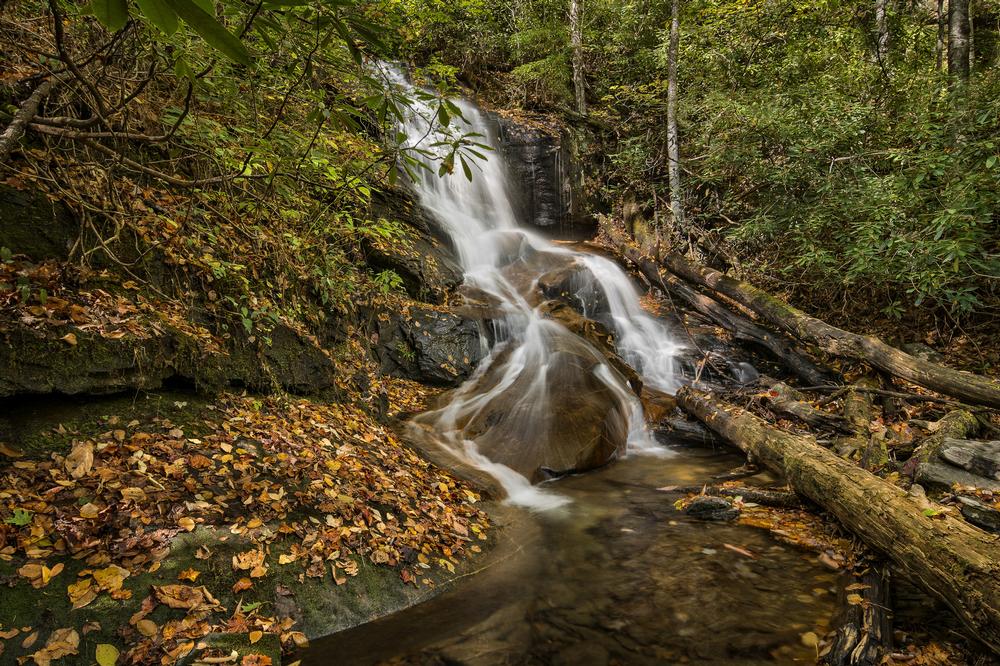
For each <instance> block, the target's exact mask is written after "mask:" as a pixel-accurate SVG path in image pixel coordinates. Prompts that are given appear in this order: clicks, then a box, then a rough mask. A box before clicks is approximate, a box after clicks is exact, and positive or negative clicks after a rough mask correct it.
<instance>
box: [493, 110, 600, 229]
mask: <svg viewBox="0 0 1000 666" xmlns="http://www.w3.org/2000/svg"><path fill="white" fill-rule="evenodd" d="M499 126H500V132H499V137H500V144H501V149H502V151H503V155H504V158H505V161H506V163H507V169H508V171H509V174H510V182H511V185H512V187H511V190H512V191H513V192H518V193H520V199H519V200H518V201H516V202H515V203H516V204H517V207H518V209H519V210H518V212H519V213H520V216H521V219H523V220H525V221H526V222H527V223H528V224H531V225H532V226H535V227H539V228H542V229H546V230H549V231H559V232H564V233H565V232H569V233H570V234H573V235H577V236H579V235H584V234H587V233H592V232H593V229H594V223H593V222H592V221H590V220H586V219H583V216H581V215H579V214H577V212H578V211H580V210H582V209H583V206H580V205H578V202H577V200H578V199H580V198H581V196H580V195H581V193H580V192H578V191H575V190H576V189H577V188H574V182H579V181H578V178H577V177H576V176H577V173H576V170H575V169H574V165H573V150H572V145H571V144H572V141H571V137H570V135H567V134H563V133H559V132H556V131H546V130H542V129H540V128H538V127H532V126H529V125H526V124H521V123H518V122H516V121H514V120H512V119H510V118H499Z"/></svg>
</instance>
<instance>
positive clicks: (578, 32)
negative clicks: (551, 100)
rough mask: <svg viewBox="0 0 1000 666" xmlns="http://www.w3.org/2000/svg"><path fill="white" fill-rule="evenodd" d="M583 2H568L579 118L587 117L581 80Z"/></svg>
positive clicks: (585, 93)
mask: <svg viewBox="0 0 1000 666" xmlns="http://www.w3.org/2000/svg"><path fill="white" fill-rule="evenodd" d="M582 2H583V0H570V1H569V39H570V46H571V48H572V50H573V92H574V94H575V95H576V110H577V113H579V114H580V115H581V116H585V115H587V91H586V86H585V85H584V80H583V10H582V7H581V3H582Z"/></svg>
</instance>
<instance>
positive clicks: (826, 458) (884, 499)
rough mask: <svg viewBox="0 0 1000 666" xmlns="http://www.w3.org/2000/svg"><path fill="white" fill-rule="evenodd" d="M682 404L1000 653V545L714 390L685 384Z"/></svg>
mask: <svg viewBox="0 0 1000 666" xmlns="http://www.w3.org/2000/svg"><path fill="white" fill-rule="evenodd" d="M677 403H678V405H680V406H681V407H682V408H683V409H684V410H686V411H687V412H689V413H690V414H692V415H694V416H696V417H697V418H699V419H701V420H702V421H703V422H704V423H705V424H706V425H707V426H708V427H709V428H711V429H712V430H715V431H716V432H717V433H719V434H720V435H722V436H723V437H725V438H726V439H728V440H729V441H731V442H733V443H734V444H735V445H736V446H738V447H739V448H740V449H742V450H743V451H745V452H746V453H747V454H748V455H749V456H751V457H752V458H753V460H754V461H755V462H758V463H760V464H762V465H764V466H765V467H767V468H769V469H771V470H773V471H775V472H777V473H779V474H782V475H783V476H784V478H785V480H786V481H787V482H788V483H789V484H790V485H791V486H792V488H793V489H794V490H795V491H796V492H797V493H799V494H800V495H802V496H804V497H806V498H808V499H810V500H812V501H813V502H815V503H816V504H818V505H820V506H821V507H823V508H824V509H826V510H827V511H829V512H830V513H832V514H833V515H834V516H835V517H836V518H837V519H838V520H839V521H840V522H841V523H842V524H843V525H844V526H845V527H847V528H848V529H849V530H851V531H852V532H853V533H855V534H856V535H857V536H858V537H860V538H861V540H862V541H864V542H865V543H867V544H869V545H870V546H872V547H873V548H875V549H877V550H879V551H881V552H882V553H883V554H884V555H885V556H886V557H887V558H889V559H891V560H892V561H893V562H895V563H896V565H897V566H898V567H899V568H900V569H901V570H902V572H903V573H904V574H906V575H907V577H909V578H910V579H912V580H913V581H914V582H915V583H917V584H918V585H920V586H921V587H922V588H923V589H924V590H926V591H927V592H928V593H929V594H931V595H932V596H934V597H936V598H937V599H940V600H941V601H943V602H944V603H945V604H947V605H948V607H949V608H951V609H952V611H954V613H955V615H956V616H957V617H958V618H959V619H960V620H961V621H962V623H963V624H965V626H966V627H968V629H969V631H970V632H971V633H972V635H973V636H975V637H976V638H977V639H978V640H980V641H982V642H983V643H984V644H986V645H987V646H989V648H990V649H991V650H993V651H994V652H996V653H1000V560H998V559H997V558H998V557H1000V549H998V548H997V542H996V537H995V536H993V535H989V534H986V533H985V532H983V531H982V530H979V529H977V528H975V527H973V526H971V525H969V524H968V523H966V522H965V521H963V520H957V519H955V518H951V517H944V518H941V517H940V516H939V517H931V516H927V515H925V514H924V510H923V508H922V507H921V505H920V504H919V503H917V502H916V501H915V500H914V499H913V498H912V497H910V496H909V495H908V494H907V493H906V491H904V490H902V489H901V488H897V487H896V486H894V485H892V484H890V483H887V482H885V481H883V480H882V479H880V478H878V477H877V476H875V475H873V474H871V473H869V472H867V471H865V470H863V469H861V468H860V467H857V466H855V465H854V464H853V463H851V462H848V461H846V460H843V459H842V458H840V457H838V456H837V455H836V454H834V453H831V452H830V451H827V450H826V449H824V448H823V447H821V446H819V445H818V444H817V443H816V440H815V439H814V438H812V437H808V436H801V435H792V434H790V433H787V432H784V431H782V430H779V429H778V428H775V427H773V426H771V425H769V424H767V423H766V422H765V421H763V420H762V419H759V418H758V417H756V416H754V415H753V414H750V413H748V412H746V411H744V410H742V409H740V408H738V407H736V406H734V405H728V404H725V403H722V402H720V401H718V400H716V399H715V398H714V397H713V396H712V395H711V394H709V393H705V392H703V391H696V390H693V389H690V388H683V389H681V390H680V391H678V393H677Z"/></svg>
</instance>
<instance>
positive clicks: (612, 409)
mask: <svg viewBox="0 0 1000 666" xmlns="http://www.w3.org/2000/svg"><path fill="white" fill-rule="evenodd" d="M385 67H386V70H387V72H386V73H387V76H388V77H389V79H390V80H391V81H392V82H393V83H394V84H395V85H398V86H401V87H403V88H404V89H408V90H411V91H413V90H414V88H413V86H412V84H410V83H409V82H408V81H407V79H406V77H405V76H404V75H403V73H402V72H401V71H400V70H398V69H396V68H394V67H392V66H385ZM410 98H411V100H412V105H411V108H410V109H409V112H408V113H406V114H405V118H404V120H403V121H402V122H401V123H400V127H399V131H400V133H401V136H405V141H403V143H402V146H401V147H402V148H404V149H411V154H414V155H415V156H419V153H416V152H414V151H413V150H412V149H414V148H420V149H422V150H425V151H430V152H431V154H433V155H436V156H437V157H438V158H440V157H442V156H443V155H445V154H446V153H445V152H444V151H446V150H447V149H448V146H447V145H446V144H447V142H448V137H447V136H446V135H444V134H442V131H441V130H440V128H439V127H438V126H437V125H436V124H435V123H434V122H433V119H434V118H435V116H436V106H435V101H434V99H433V98H432V97H429V96H426V95H424V96H415V95H410ZM453 101H454V103H455V105H457V107H458V108H459V109H460V110H461V112H462V116H463V118H461V119H459V118H455V119H453V120H452V126H453V127H455V128H457V129H459V130H461V131H463V132H475V133H477V134H479V135H481V136H480V137H479V138H477V139H476V140H477V141H478V142H480V143H482V144H485V145H487V146H490V148H491V149H492V150H491V152H490V153H489V155H488V156H487V159H485V160H477V161H476V163H475V165H474V166H473V172H474V173H473V178H472V180H471V181H470V180H468V179H467V178H466V177H465V176H464V174H462V173H458V171H459V170H458V169H456V172H457V173H455V174H452V175H448V174H446V175H445V176H443V177H439V176H438V175H437V162H435V161H434V160H433V159H432V158H431V157H429V156H427V155H424V156H423V157H421V159H425V160H426V163H427V164H428V166H430V167H431V168H430V169H419V170H417V171H418V173H417V174H416V178H414V179H413V181H412V182H411V185H412V187H413V189H414V191H415V193H416V195H417V198H418V200H419V202H420V204H421V205H422V206H423V207H424V208H425V209H426V210H427V211H428V212H429V213H430V214H431V215H432V216H433V217H434V218H435V219H436V221H437V222H438V223H439V225H440V226H441V228H442V229H443V230H444V231H445V232H446V233H447V234H448V236H449V237H450V238H451V240H452V243H453V245H454V248H455V251H456V254H457V255H458V259H459V262H460V263H461V266H462V268H463V270H464V273H465V283H464V285H463V288H462V289H463V294H464V295H465V296H466V298H468V299H473V300H475V301H477V302H478V304H479V305H481V306H483V307H484V308H485V309H487V310H488V311H489V312H491V314H490V316H489V319H490V320H491V321H492V322H493V327H494V333H495V335H494V338H495V341H494V344H493V347H492V349H491V351H490V353H489V354H488V355H487V357H486V358H485V359H484V360H483V361H482V363H481V364H480V366H479V367H478V368H477V369H476V372H475V373H474V374H473V376H472V377H471V378H470V379H469V380H467V381H466V382H465V383H464V384H463V385H462V386H461V387H459V388H458V389H457V390H455V391H454V392H453V393H452V394H451V395H450V396H449V402H448V404H447V405H445V406H444V407H441V408H439V409H436V410H433V411H430V412H427V413H425V414H423V415H421V416H419V417H417V418H416V419H415V420H414V424H413V428H414V436H417V437H423V438H425V439H428V438H429V439H433V440H434V443H435V444H436V445H438V446H440V447H442V448H443V449H444V450H446V451H447V452H448V453H449V454H451V455H453V456H455V457H456V458H458V459H460V460H461V461H462V462H463V463H465V464H468V465H471V466H473V467H475V468H477V469H479V470H482V471H484V472H486V473H488V474H490V475H491V476H492V477H493V478H495V479H496V480H497V481H498V482H499V483H500V484H501V485H502V486H503V487H504V489H505V490H506V492H507V494H508V499H509V500H510V501H511V502H514V503H517V504H521V505H525V506H529V507H532V508H551V507H554V506H558V505H560V504H562V503H563V502H564V501H565V500H564V499H563V498H562V497H560V496H558V495H557V494H555V493H553V492H551V491H550V490H548V489H544V488H541V487H539V486H537V485H534V484H535V483H536V482H538V481H541V480H544V479H545V478H546V477H547V476H548V475H550V474H558V473H566V472H572V471H575V470H577V469H581V468H586V467H588V466H595V465H597V464H603V463H604V462H607V461H609V460H611V459H613V458H614V457H615V456H616V455H621V454H624V453H627V452H646V453H651V454H662V453H663V451H664V449H662V447H659V446H657V445H656V444H655V443H654V442H653V441H652V438H651V437H650V435H649V432H648V431H647V429H646V427H645V424H644V422H643V414H642V406H641V403H640V401H639V399H638V397H637V396H636V395H635V393H634V392H633V390H632V389H631V388H630V387H629V385H628V383H627V381H626V378H625V377H624V376H623V374H622V373H621V372H619V371H618V370H616V369H615V368H614V367H612V365H613V364H612V363H609V359H608V358H607V357H606V356H605V354H604V353H602V352H601V351H600V350H599V349H598V348H597V347H595V346H594V345H593V344H592V343H591V342H588V340H586V339H585V338H584V337H582V336H580V335H577V333H574V332H573V331H571V330H570V329H569V328H568V327H567V325H566V322H565V321H560V318H559V317H558V316H553V313H552V305H551V302H546V301H545V299H544V297H543V296H542V295H541V294H540V293H539V289H538V282H539V279H540V278H541V277H542V276H543V275H545V274H547V273H549V271H553V270H563V271H570V272H572V273H573V275H574V278H573V281H574V284H575V285H577V286H578V288H579V294H578V300H579V301H580V304H581V309H582V310H583V311H584V315H585V316H587V317H589V318H592V319H595V320H597V321H601V322H603V323H605V324H606V325H607V326H608V327H609V328H610V329H611V331H612V332H613V334H614V339H615V344H616V346H617V349H618V352H619V353H620V355H621V356H622V358H623V359H624V360H625V361H626V362H627V363H628V364H629V365H630V366H632V367H633V368H634V369H635V370H636V371H637V372H638V373H639V375H640V376H641V377H642V380H643V381H644V383H645V384H646V385H648V386H651V387H653V388H656V389H658V390H660V391H673V390H674V389H675V388H676V386H677V382H676V378H675V375H674V368H673V364H674V361H673V358H674V355H675V352H676V350H677V346H676V345H675V344H674V343H673V342H672V341H671V339H670V336H669V334H668V332H667V331H666V330H665V329H664V328H663V326H662V324H661V323H660V322H659V321H657V320H656V319H655V318H653V317H652V316H650V315H649V314H647V313H646V312H645V311H644V310H643V309H642V308H641V306H640V304H639V293H638V291H637V290H636V289H635V287H634V285H633V284H632V282H631V280H630V279H629V277H628V276H627V275H626V274H625V273H624V272H623V271H622V270H621V269H620V268H619V267H618V266H617V265H616V264H614V263H613V262H611V261H609V260H607V259H605V258H603V257H600V256H597V255H594V254H588V253H585V252H579V251H576V250H572V249H569V248H566V247H562V246H559V245H556V244H554V243H552V242H550V241H548V240H546V239H544V238H542V237H540V236H538V235H537V234H534V233H532V232H530V231H528V230H526V229H523V228H520V227H519V225H518V220H517V215H516V213H515V209H514V206H513V204H512V198H511V196H510V192H509V191H508V182H507V177H506V172H505V166H504V163H503V159H502V157H501V155H502V153H501V152H500V151H499V150H498V148H499V142H498V138H497V132H496V128H495V124H494V123H492V122H490V120H489V118H488V117H487V116H486V115H485V114H484V113H483V112H482V111H481V110H480V109H479V108H478V107H476V106H475V105H474V104H473V103H471V102H470V101H468V100H464V99H456V100H453ZM435 144H437V145H435ZM587 294H590V295H591V296H597V298H588V297H587ZM596 301H599V302H600V303H601V306H600V307H594V306H593V305H590V306H588V305H587V303H593V302H596ZM588 309H589V311H588Z"/></svg>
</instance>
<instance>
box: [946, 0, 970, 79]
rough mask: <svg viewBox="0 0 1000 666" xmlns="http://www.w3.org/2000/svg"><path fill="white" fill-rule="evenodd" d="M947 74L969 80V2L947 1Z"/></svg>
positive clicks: (967, 0) (961, 0)
mask: <svg viewBox="0 0 1000 666" xmlns="http://www.w3.org/2000/svg"><path fill="white" fill-rule="evenodd" d="M948 74H949V75H951V76H952V77H954V78H956V79H957V80H959V81H965V80H966V79H968V78H969V0H948Z"/></svg>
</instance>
